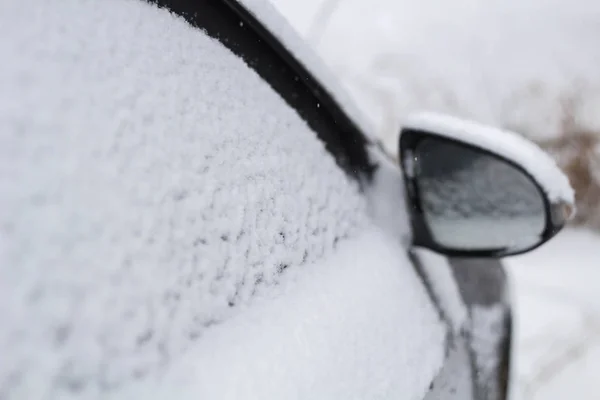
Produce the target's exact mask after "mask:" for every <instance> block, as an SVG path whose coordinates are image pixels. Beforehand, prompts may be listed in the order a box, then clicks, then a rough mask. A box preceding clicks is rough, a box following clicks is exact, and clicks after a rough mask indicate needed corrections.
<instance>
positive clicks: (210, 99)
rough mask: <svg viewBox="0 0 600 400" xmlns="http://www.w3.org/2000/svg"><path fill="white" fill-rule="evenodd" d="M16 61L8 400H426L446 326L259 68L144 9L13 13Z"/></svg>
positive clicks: (0, 203)
mask: <svg viewBox="0 0 600 400" xmlns="http://www.w3.org/2000/svg"><path fill="white" fill-rule="evenodd" d="M73 16H77V17H76V18H73ZM0 54H2V55H3V56H4V57H5V58H6V59H7V60H10V62H5V63H2V64H1V65H0V96H1V97H0V127H1V128H0V320H2V325H1V327H0V355H1V356H0V397H1V398H9V399H12V398H15V399H23V398H27V399H37V398H56V397H62V398H70V397H77V398H97V397H101V396H103V395H104V394H106V393H112V394H115V395H116V394H118V393H120V392H119V389H124V388H125V387H127V386H128V385H131V384H133V382H143V383H142V385H143V384H149V383H151V382H152V381H153V380H154V378H155V377H156V375H157V374H158V371H161V372H162V373H164V374H165V375H166V376H167V378H166V379H165V381H164V386H163V387H162V389H164V390H162V391H159V390H158V389H157V392H156V393H157V395H156V396H154V397H160V396H159V395H158V394H162V395H164V398H168V399H170V398H173V397H174V396H173V393H174V391H175V390H176V389H177V388H175V387H172V386H169V382H174V381H172V380H170V379H171V378H169V377H176V378H181V377H182V376H185V377H187V378H189V379H190V380H191V381H192V383H191V389H192V390H191V391H188V392H185V395H187V396H191V397H197V396H196V393H195V392H194V391H193V390H195V389H197V390H198V391H199V392H202V391H204V392H205V393H206V392H210V393H212V394H216V392H214V391H213V390H216V391H218V390H222V392H221V393H222V396H223V397H226V396H227V394H228V393H227V391H228V390H234V389H235V387H232V386H230V384H231V383H232V382H233V383H236V382H237V383H239V384H240V386H239V388H240V389H243V388H246V389H248V388H249V387H250V386H252V385H259V386H256V387H255V389H256V390H255V392H254V393H257V394H265V393H273V394H278V393H288V394H290V396H289V397H286V396H283V397H278V396H275V398H293V393H296V395H297V394H298V393H300V394H301V393H305V394H306V393H309V392H310V393H312V392H311V389H317V388H321V389H322V390H323V391H322V393H324V396H327V395H328V394H335V393H340V396H336V395H333V396H332V397H331V398H351V396H349V394H350V391H351V390H355V393H357V395H360V394H364V393H366V391H367V390H368V389H371V390H372V391H374V395H368V396H364V397H366V398H376V397H378V396H377V394H378V393H380V394H389V393H392V392H394V393H395V391H400V392H399V393H402V394H401V396H402V397H406V398H409V399H416V398H419V397H420V396H421V395H422V393H423V391H424V390H425V388H426V385H427V382H429V380H430V379H431V378H432V376H433V373H434V371H435V370H437V369H438V368H439V367H440V365H441V362H442V356H443V337H444V325H443V324H442V323H441V322H440V321H439V320H438V318H437V314H436V313H435V311H434V310H433V307H432V305H431V303H430V302H429V299H428V298H427V295H426V292H425V290H424V288H423V287H422V285H421V284H420V282H419V280H418V277H417V276H416V274H415V272H414V271H413V269H412V268H411V266H410V264H409V262H408V260H407V259H406V255H405V253H404V248H403V247H402V246H401V243H402V242H401V241H400V240H398V238H397V237H396V236H391V235H389V234H388V235H382V234H380V233H377V229H375V228H372V227H371V222H370V220H371V219H370V216H369V210H368V208H367V202H366V201H365V199H364V198H363V197H362V196H361V195H360V194H359V192H358V186H357V184H356V183H355V182H351V181H349V180H348V178H347V177H346V175H345V174H344V173H343V172H342V171H341V170H340V169H339V168H338V167H337V166H336V164H335V162H334V160H333V158H332V157H331V156H330V155H329V154H328V153H327V152H326V150H325V149H324V147H323V145H322V143H320V142H319V141H318V140H317V137H316V135H315V134H314V133H313V132H311V131H310V130H309V128H308V127H307V126H306V125H305V124H304V122H303V121H302V120H301V119H300V118H299V116H298V115H297V114H296V113H295V112H293V110H291V109H289V108H288V107H287V106H286V105H285V104H284V102H283V101H282V100H281V99H280V98H279V97H278V96H277V95H276V94H275V93H273V91H272V90H271V89H270V88H269V87H268V86H267V85H265V84H264V83H263V82H262V81H261V80H260V78H259V77H258V76H257V75H256V74H254V73H253V72H252V71H251V70H250V69H249V68H247V67H246V66H245V65H244V64H243V63H242V62H241V61H239V60H238V59H237V58H235V57H234V56H233V55H232V54H231V53H229V52H228V51H226V50H225V49H224V48H223V47H222V46H221V45H219V44H218V43H217V42H216V41H214V40H211V39H209V38H208V37H206V36H205V35H203V34H202V33H201V32H200V31H199V30H196V29H193V28H191V27H189V26H188V25H187V24H186V23H185V22H184V21H183V20H181V19H178V18H176V17H174V16H172V15H170V14H169V13H168V12H167V11H165V10H159V9H158V8H156V7H153V6H150V5H148V4H146V3H144V2H142V1H138V0H135V1H134V0H105V1H87V0H24V1H19V2H17V1H8V2H0ZM241 94H243V96H241ZM369 232H370V233H369ZM353 238H354V239H353ZM342 248H345V249H346V250H345V251H342V253H340V254H337V249H342ZM340 251H341V250H340ZM374 260H377V262H375V261H374ZM284 268H286V269H285V271H286V273H285V274H280V272H281V270H282V269H284ZM287 273H289V274H291V275H290V276H293V277H296V278H297V281H294V280H290V281H289V282H288V284H287V285H285V288H284V289H280V292H278V293H274V294H271V296H272V297H271V298H270V299H269V300H264V302H263V303H261V305H260V306H257V308H256V309H255V310H254V311H250V309H246V307H249V304H251V303H252V300H254V299H255V298H256V296H257V295H258V294H259V293H260V292H261V291H265V293H266V292H269V290H268V288H269V287H273V286H276V285H275V284H276V283H278V282H280V279H282V277H285V275H286V274H287ZM304 274H305V275H304ZM289 279H291V278H289ZM294 282H297V283H294ZM288 290H289V292H288ZM269 293H271V292H269ZM241 310H244V311H245V312H246V313H242V312H241ZM236 317H239V318H240V319H239V320H236ZM234 321H235V322H234ZM219 324H222V325H219ZM211 332H212V333H211ZM269 335H271V336H269ZM244 344H246V346H244ZM307 351H309V352H307ZM186 353H189V354H190V357H185V358H186V361H185V362H182V365H184V367H182V368H181V369H178V368H177V365H178V364H179V360H180V359H181V358H183V357H184V356H185V354H186ZM262 361H264V363H263V364H261V365H262V367H260V368H259V367H256V364H255V363H256V362H258V363H261V362H262ZM195 362H198V366H197V367H196V366H195V365H194V363H195ZM255 368H256V369H255ZM192 371H193V372H194V374H192ZM316 371H318V372H319V374H316V373H315V372H316ZM253 372H254V374H252V373H253ZM242 373H248V376H245V375H240V374H242ZM258 377H262V378H265V379H266V380H265V381H262V382H257V381H256V380H254V379H253V378H258ZM237 379H239V381H236V380H237ZM203 384H204V385H205V386H204V385H203ZM319 385H321V386H319ZM328 385H329V386H328ZM250 388H251V387H250ZM138 389H139V387H138ZM180 389H181V390H182V391H185V390H187V389H189V388H180ZM294 390H295V391H294ZM342 393H343V394H345V395H341V394H342ZM346 394H348V395H346ZM200 397H201V396H200ZM395 397H398V396H395ZM130 398H131V397H130ZM206 398H217V397H216V396H213V397H206ZM311 398H315V397H314V396H311Z"/></svg>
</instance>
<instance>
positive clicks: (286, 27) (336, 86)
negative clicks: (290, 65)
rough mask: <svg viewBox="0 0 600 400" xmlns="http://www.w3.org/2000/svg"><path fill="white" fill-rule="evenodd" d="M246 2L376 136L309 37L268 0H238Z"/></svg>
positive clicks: (365, 129) (366, 130)
mask: <svg viewBox="0 0 600 400" xmlns="http://www.w3.org/2000/svg"><path fill="white" fill-rule="evenodd" d="M237 1H238V2H240V3H241V4H243V5H244V7H246V8H247V9H248V10H249V11H250V12H251V13H252V14H253V15H254V16H256V17H257V19H258V20H259V21H261V23H263V24H264V25H266V26H267V27H268V29H269V31H270V32H271V33H272V34H274V35H275V37H276V38H277V39H279V41H280V42H281V43H282V44H283V45H284V46H285V47H286V49H288V50H289V51H290V52H291V53H292V55H293V56H294V58H296V60H297V61H299V62H300V63H301V64H302V65H303V66H304V67H305V68H306V69H307V71H308V72H309V73H311V74H312V75H313V76H314V77H315V78H316V79H317V80H318V81H319V83H321V84H322V85H324V88H325V90H327V91H328V92H329V94H330V95H331V96H332V97H333V98H334V99H335V100H336V102H337V103H338V104H339V105H340V106H341V107H342V109H343V110H344V111H345V112H346V114H347V115H348V116H349V117H350V119H351V120H353V121H354V123H355V124H357V126H358V127H359V128H360V129H361V130H362V132H363V133H364V134H365V135H367V136H368V137H370V138H372V139H374V138H376V136H375V131H374V127H373V125H372V123H371V122H370V120H369V119H368V118H367V116H366V115H365V114H364V111H362V110H361V109H359V108H358V107H357V106H356V103H355V101H354V100H353V99H352V98H351V97H350V96H349V94H348V92H347V91H346V89H344V88H343V87H342V84H341V82H340V81H339V78H338V77H337V76H335V75H334V74H333V72H332V71H331V70H330V69H329V67H328V66H327V65H326V64H325V63H324V62H323V60H322V58H321V57H320V56H319V55H317V54H316V53H315V51H314V50H313V49H312V48H311V47H309V46H308V45H307V43H306V41H305V40H304V39H303V38H302V37H300V36H299V35H298V33H297V32H296V31H295V30H294V28H292V26H290V24H289V22H288V21H287V20H286V19H285V18H284V17H283V16H282V15H281V14H280V13H279V12H278V11H277V9H276V8H275V7H273V5H271V3H270V2H269V0H237Z"/></svg>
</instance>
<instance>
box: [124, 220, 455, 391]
mask: <svg viewBox="0 0 600 400" xmlns="http://www.w3.org/2000/svg"><path fill="white" fill-rule="evenodd" d="M374 259H377V262H374V261H373V260H374ZM407 262H408V260H407V259H406V253H405V252H404V251H403V250H402V249H401V248H399V247H398V246H397V244H396V241H395V240H394V239H392V238H390V237H389V236H387V235H384V234H382V233H381V232H380V231H378V230H377V229H375V230H372V231H366V232H365V233H364V234H362V235H361V236H359V237H357V238H356V239H351V240H349V241H346V242H345V243H344V244H342V245H341V246H340V248H339V251H338V252H337V253H336V254H335V255H333V256H332V257H330V258H328V259H325V260H324V262H317V263H316V264H314V265H310V266H307V267H306V268H305V269H304V270H303V271H299V270H296V271H294V272H290V274H288V275H287V276H286V277H284V278H283V279H282V282H281V285H280V286H279V288H277V289H276V291H275V292H273V293H272V294H267V295H265V296H263V297H261V298H260V299H257V301H256V302H255V303H254V304H253V305H252V306H251V307H249V308H248V309H246V310H245V312H244V313H240V315H238V316H237V317H236V318H232V319H230V320H228V321H226V322H225V323H223V324H222V325H219V326H215V327H214V329H211V330H210V331H208V332H207V333H206V335H205V337H204V338H203V340H202V341H200V342H198V344H197V345H196V346H195V347H194V348H193V349H191V350H190V351H189V352H188V353H187V354H186V355H185V357H184V358H182V360H181V361H180V363H179V364H178V365H177V366H176V367H175V368H173V369H172V370H171V371H169V372H168V373H167V374H165V375H164V376H162V377H160V378H158V379H156V380H148V381H146V382H142V383H140V384H139V385H134V386H131V387H130V389H129V390H127V391H124V392H122V393H119V395H118V396H117V397H118V398H119V399H121V398H123V399H132V398H148V399H154V398H160V399H171V398H176V399H181V400H187V399H217V398H218V399H240V398H243V399H249V400H254V399H290V400H296V399H316V400H329V399H350V400H354V399H356V400H359V399H394V398H406V399H413V400H420V399H422V398H423V396H424V393H425V392H426V391H427V388H428V386H429V383H430V382H431V380H432V379H433V377H434V375H435V374H436V373H437V372H438V371H439V370H440V368H441V366H442V360H443V358H444V347H443V346H437V345H435V344H436V343H443V340H444V335H445V327H444V326H443V325H441V324H439V321H438V319H437V316H434V315H435V312H434V311H433V310H432V304H431V303H430V302H429V299H428V297H427V295H426V294H425V292H423V291H422V290H421V287H422V286H421V282H420V280H419V278H418V277H417V276H416V275H415V274H414V273H413V271H412V270H411V269H410V268H402V267H401V266H402V265H403V264H405V263H407ZM407 316H410V323H407V322H409V321H407V320H406V318H407Z"/></svg>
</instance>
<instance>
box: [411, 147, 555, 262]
mask: <svg viewBox="0 0 600 400" xmlns="http://www.w3.org/2000/svg"><path fill="white" fill-rule="evenodd" d="M413 160H414V174H415V175H414V180H415V184H416V190H417V192H418V196H419V198H420V204H421V212H422V217H423V219H424V222H425V225H426V226H427V228H428V230H429V234H430V235H431V239H432V240H433V241H434V242H436V243H437V245H439V246H441V247H444V248H447V249H455V250H458V251H460V250H469V251H487V250H490V249H505V250H506V251H509V252H513V251H519V250H520V249H526V248H530V247H533V246H535V245H536V244H537V243H539V242H540V240H541V237H542V235H543V232H544V229H545V226H546V222H547V221H546V204H545V202H544V195H543V193H542V192H541V190H540V188H539V187H538V185H537V184H536V183H535V182H534V181H533V180H532V179H531V178H530V177H529V175H528V174H526V173H524V171H523V170H522V169H520V168H518V167H517V166H516V165H514V164H512V163H510V162H508V161H506V160H504V159H502V158H500V157H497V156H495V155H493V154H491V153H489V152H486V151H482V150H481V149H478V148H475V147H471V146H468V145H465V144H462V143H457V142H455V141H451V140H445V139H441V138H439V137H435V136H430V137H427V138H424V139H423V140H420V141H419V143H418V145H417V146H416V147H415V149H414V154H413Z"/></svg>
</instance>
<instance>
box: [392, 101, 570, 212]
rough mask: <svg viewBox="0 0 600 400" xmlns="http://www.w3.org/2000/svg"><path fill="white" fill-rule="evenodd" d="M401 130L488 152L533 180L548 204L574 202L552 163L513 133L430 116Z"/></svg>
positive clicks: (416, 118) (415, 118)
mask: <svg viewBox="0 0 600 400" xmlns="http://www.w3.org/2000/svg"><path fill="white" fill-rule="evenodd" d="M403 126H404V127H406V128H413V129H419V130H423V131H429V132H435V133H437V134H439V135H441V136H444V137H447V138H450V139H456V140H460V141H462V142H465V143H468V144H472V145H475V146H477V147H480V148H483V149H487V150H490V151H492V152H494V153H496V154H498V155H500V156H502V157H504V158H506V159H508V160H511V161H513V162H515V163H517V164H518V165H520V166H522V167H523V168H524V169H525V170H526V171H527V172H529V173H530V174H531V175H532V176H533V177H534V178H535V179H536V181H537V182H538V183H539V184H540V186H541V187H542V189H544V191H545V192H546V193H547V195H548V197H549V198H550V200H551V201H553V202H558V201H564V202H567V203H569V204H573V202H574V201H575V199H574V192H573V188H571V185H570V184H569V180H568V179H567V177H566V175H565V174H564V173H563V172H562V171H561V170H560V168H558V166H557V165H556V162H555V161H554V160H553V159H552V158H551V157H550V156H549V155H548V153H546V152H545V151H543V150H542V149H540V148H539V147H538V146H537V145H536V144H534V143H533V142H531V141H530V140H528V139H525V138H523V137H522V136H519V135H517V134H516V133H514V132H510V131H506V130H502V129H498V128H494V127H492V126H488V125H483V124H479V123H477V122H474V121H468V120H464V119H461V118H457V117H452V116H449V115H444V114H439V113H431V112H421V113H417V114H414V115H412V116H410V117H409V118H407V120H406V121H405V122H404V124H403Z"/></svg>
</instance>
